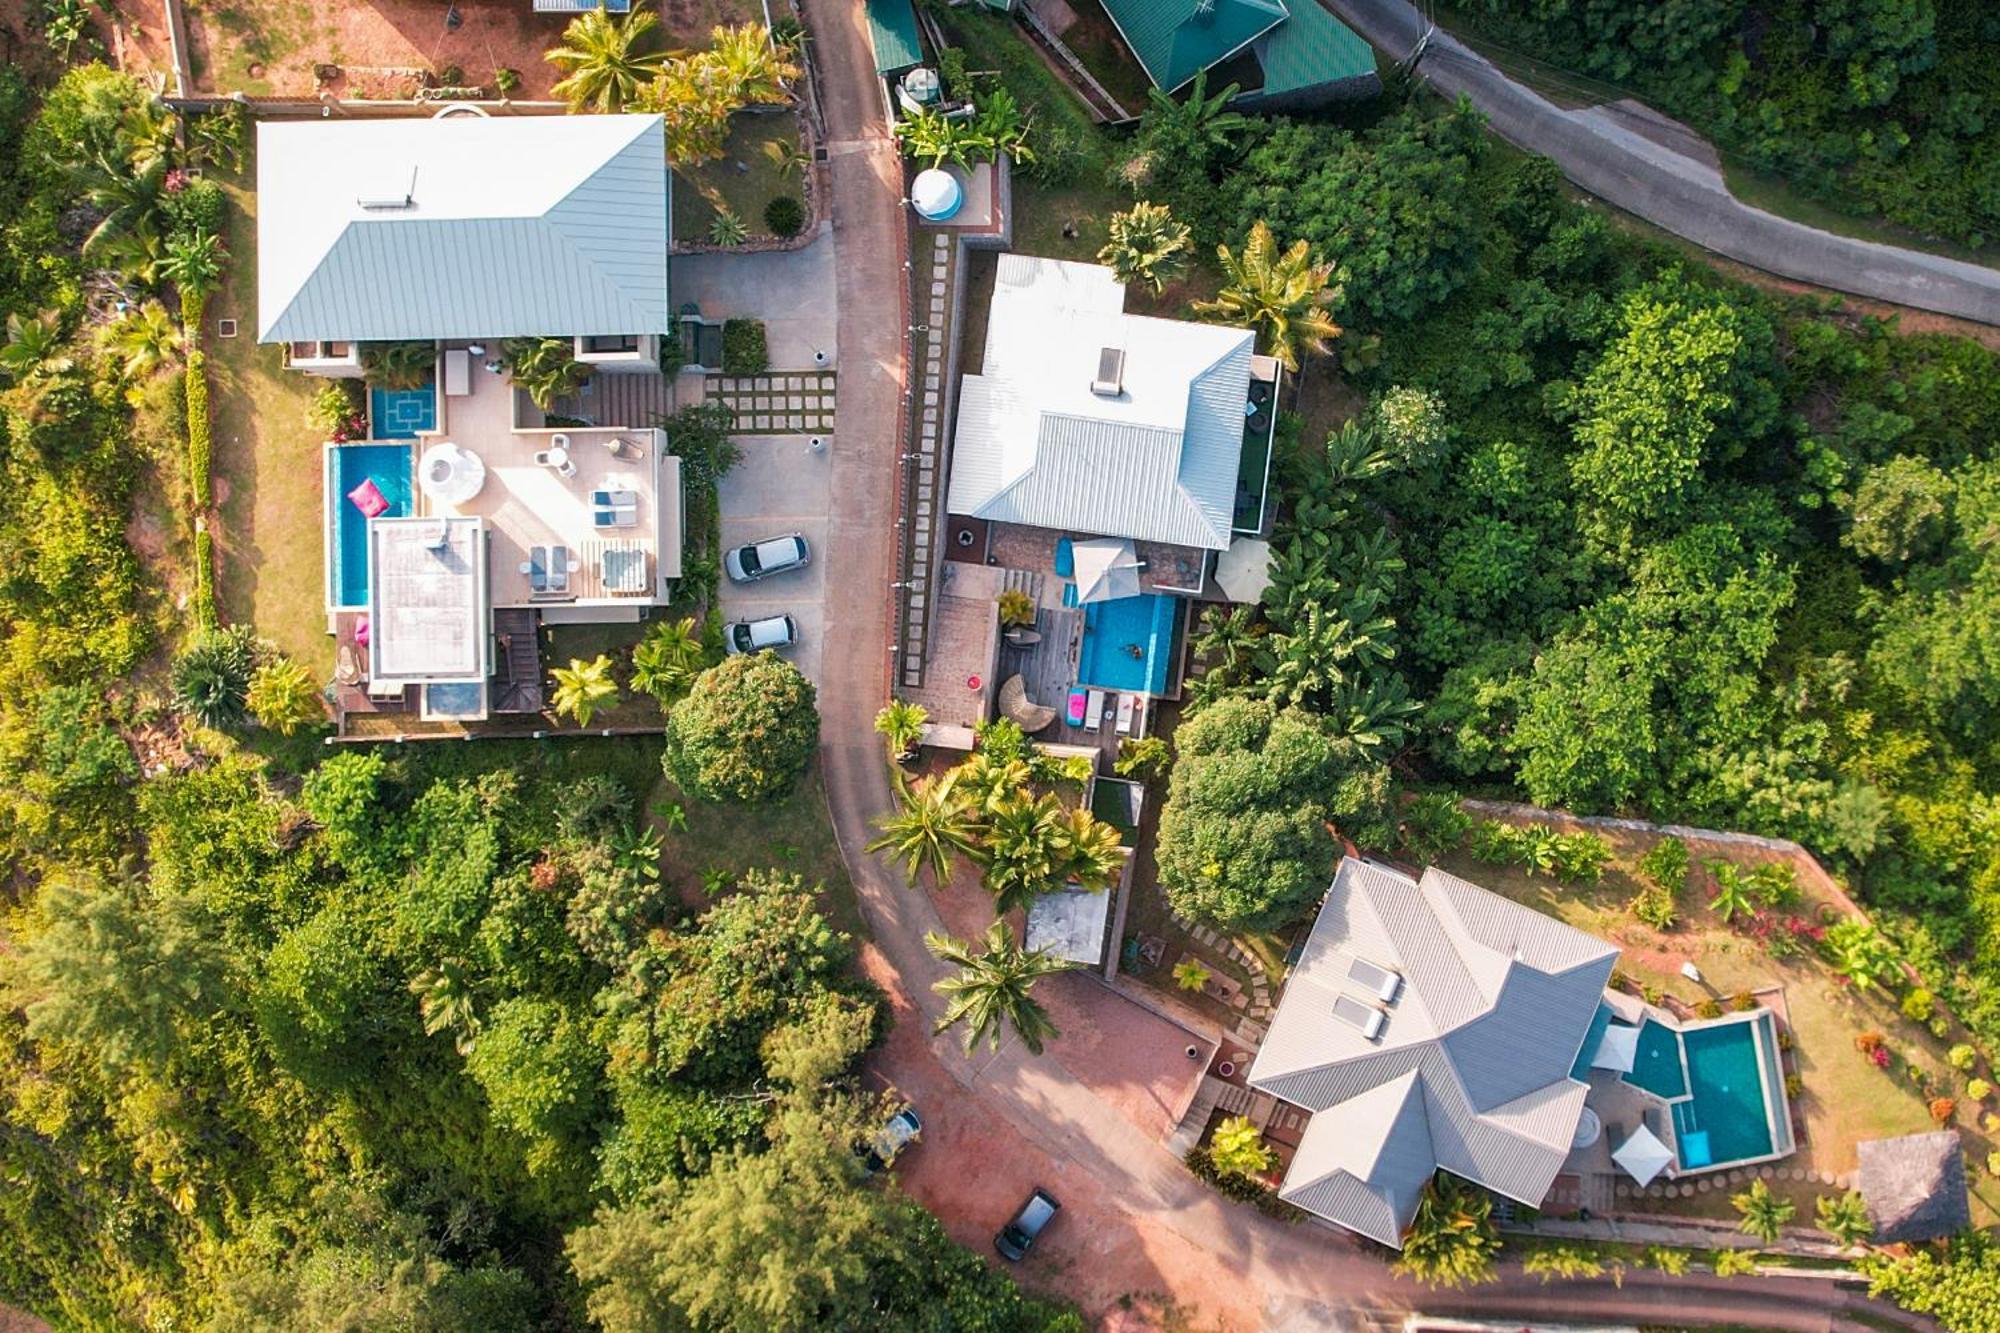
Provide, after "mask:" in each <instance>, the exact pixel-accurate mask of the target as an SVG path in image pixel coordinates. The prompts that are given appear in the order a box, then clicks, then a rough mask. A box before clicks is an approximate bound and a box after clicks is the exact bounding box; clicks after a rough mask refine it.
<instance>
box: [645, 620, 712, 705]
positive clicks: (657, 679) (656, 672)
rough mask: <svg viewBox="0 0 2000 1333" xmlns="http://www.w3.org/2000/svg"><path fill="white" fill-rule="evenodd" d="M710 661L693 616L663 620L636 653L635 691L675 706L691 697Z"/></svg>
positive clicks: (652, 629)
mask: <svg viewBox="0 0 2000 1333" xmlns="http://www.w3.org/2000/svg"><path fill="white" fill-rule="evenodd" d="M707 660H708V650H707V649H705V648H703V647H702V646H701V631H700V630H699V629H698V628H697V627H696V625H695V620H694V617H693V616H687V617H684V618H682V619H680V620H662V621H660V622H659V623H657V624H655V625H654V626H653V627H652V628H651V629H649V630H647V631H646V637H645V638H643V639H641V640H639V645H638V647H636V648H634V649H633V650H632V688H633V689H635V690H642V691H644V692H645V693H647V694H650V695H652V696H653V697H654V698H655V699H658V700H659V701H660V702H661V703H663V704H664V703H671V702H673V701H674V700H675V699H678V698H680V697H681V696H682V695H683V694H686V693H687V691H688V687H689V686H690V685H692V684H694V678H695V677H696V676H698V675H700V674H701V670H702V667H703V665H704V664H706V662H707Z"/></svg>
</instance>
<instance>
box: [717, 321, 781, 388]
mask: <svg viewBox="0 0 2000 1333" xmlns="http://www.w3.org/2000/svg"><path fill="white" fill-rule="evenodd" d="M770 367H771V352H770V349H769V348H768V347H766V346H765V344H764V322H763V321H762V320H758V319H732V320H729V321H727V322H726V323H724V324H723V326H722V373H723V374H725V375H761V374H763V373H764V372H765V371H766V370H768V369H770Z"/></svg>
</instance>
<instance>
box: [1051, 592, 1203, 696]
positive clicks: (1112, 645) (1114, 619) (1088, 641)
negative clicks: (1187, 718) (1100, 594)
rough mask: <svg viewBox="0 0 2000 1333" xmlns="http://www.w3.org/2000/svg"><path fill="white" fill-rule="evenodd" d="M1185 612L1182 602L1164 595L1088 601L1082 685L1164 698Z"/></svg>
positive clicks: (1079, 667)
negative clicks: (1160, 695)
mask: <svg viewBox="0 0 2000 1333" xmlns="http://www.w3.org/2000/svg"><path fill="white" fill-rule="evenodd" d="M1181 611H1182V606H1181V599H1180V598H1178V597H1166V596H1162V595H1161V594H1159V593H1141V594H1140V595H1139V596H1137V597H1116V598H1113V599H1112V600H1110V601H1108V602H1089V603H1086V604H1085V605H1084V608H1083V648H1082V651H1081V653H1080V654H1079V656H1078V659H1077V667H1076V679H1077V684H1079V685H1084V686H1090V687H1095V688H1097V689H1100V690H1128V691H1138V692H1141V693H1145V694H1155V695H1157V694H1165V693H1166V690H1167V675H1168V672H1169V669H1170V668H1171V667H1172V666H1173V654H1174V639H1175V635H1176V633H1177V631H1178V630H1179V628H1180V622H1181Z"/></svg>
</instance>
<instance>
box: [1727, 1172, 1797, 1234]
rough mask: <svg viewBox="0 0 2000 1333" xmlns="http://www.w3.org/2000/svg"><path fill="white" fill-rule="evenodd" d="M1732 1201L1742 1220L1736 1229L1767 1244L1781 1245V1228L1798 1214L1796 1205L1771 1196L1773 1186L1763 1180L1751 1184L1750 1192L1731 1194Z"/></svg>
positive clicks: (1730, 1199) (1788, 1200)
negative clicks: (1779, 1236)
mask: <svg viewBox="0 0 2000 1333" xmlns="http://www.w3.org/2000/svg"><path fill="white" fill-rule="evenodd" d="M1729 1202H1730V1204H1731V1205H1732V1206H1734V1207H1735V1209H1736V1211H1737V1212H1738V1213H1740V1214H1741V1215H1742V1217H1743V1220H1742V1221H1741V1222H1739V1223H1738V1224H1737V1229H1738V1230H1740V1231H1742V1232H1743V1234H1744V1235H1746V1236H1755V1237H1756V1238H1757V1239H1758V1240H1760V1241H1763V1242H1764V1244H1766V1245H1776V1244H1777V1243H1778V1232H1779V1229H1780V1228H1782V1227H1783V1226H1784V1225H1785V1223H1787V1222H1789V1221H1791V1220H1792V1214H1793V1213H1795V1212H1797V1211H1798V1205H1797V1204H1795V1203H1793V1202H1792V1201H1791V1200H1790V1199H1781V1198H1779V1197H1778V1196H1777V1195H1775V1194H1773V1193H1771V1187H1770V1186H1769V1185H1767V1184H1765V1183H1764V1182H1763V1181H1762V1180H1753V1181H1751V1182H1750V1188H1749V1189H1747V1190H1745V1191H1743V1193H1741V1194H1733V1195H1731V1196H1730V1198H1729Z"/></svg>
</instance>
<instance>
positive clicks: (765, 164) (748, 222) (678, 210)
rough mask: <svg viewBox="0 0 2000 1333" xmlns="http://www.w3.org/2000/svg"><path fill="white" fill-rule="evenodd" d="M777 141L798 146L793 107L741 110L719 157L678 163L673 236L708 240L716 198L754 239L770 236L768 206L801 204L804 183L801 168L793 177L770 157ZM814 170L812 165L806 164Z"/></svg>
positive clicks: (714, 214) (803, 195)
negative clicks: (772, 144)
mask: <svg viewBox="0 0 2000 1333" xmlns="http://www.w3.org/2000/svg"><path fill="white" fill-rule="evenodd" d="M772 141H777V142H780V143H785V144H789V145H791V146H793V147H796V146H797V145H798V144H799V142H800V139H799V118H798V115H797V113H796V112H793V111H791V110H790V109H782V110H762V111H739V112H737V113H736V115H735V117H734V118H733V119H732V120H731V122H730V126H729V138H728V140H727V142H726V143H725V144H724V146H723V153H722V156H721V157H720V158H717V159H716V160H715V161H713V162H703V163H701V164H699V165H698V166H693V167H689V166H684V165H682V164H680V163H675V164H674V168H673V170H674V239H675V240H676V241H679V242H693V243H696V244H701V243H706V242H707V241H708V240H709V228H710V227H711V226H713V225H714V223H715V218H716V209H715V204H716V201H718V200H719V201H721V203H722V204H723V206H724V207H726V208H728V209H729V210H730V212H732V213H734V214H735V215H736V216H737V218H738V219H739V220H741V221H742V223H743V226H744V229H745V230H746V231H747V232H748V233H749V235H750V236H751V237H752V238H756V237H761V236H768V235H769V234H770V228H769V227H767V226H766V225H765V223H764V209H765V208H766V206H768V205H769V204H770V202H771V201H772V200H773V199H779V198H785V197H789V198H792V199H797V200H799V201H800V202H801V203H803V202H804V199H805V183H804V181H803V180H801V179H800V175H799V174H798V173H794V174H793V175H792V176H791V177H790V178H789V179H788V178H787V177H786V176H785V174H784V173H783V172H782V171H781V170H780V169H779V168H778V166H777V164H776V163H774V162H773V161H772V160H771V159H770V158H769V157H767V156H765V152H764V145H765V144H767V143H770V142H772ZM806 170H810V168H806Z"/></svg>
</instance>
